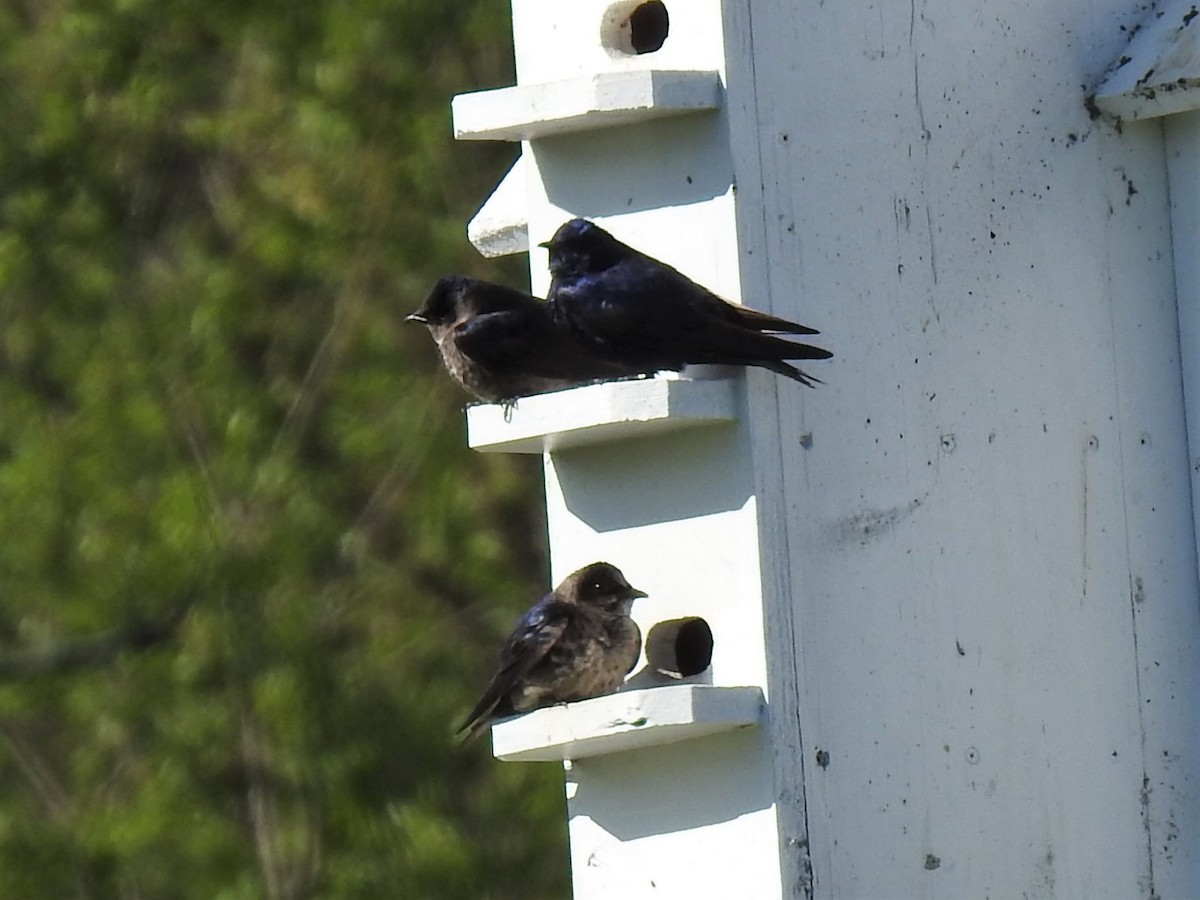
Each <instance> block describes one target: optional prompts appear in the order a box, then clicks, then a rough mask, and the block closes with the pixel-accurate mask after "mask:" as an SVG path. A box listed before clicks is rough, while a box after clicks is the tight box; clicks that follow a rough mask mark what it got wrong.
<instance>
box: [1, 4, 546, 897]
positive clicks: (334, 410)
mask: <svg viewBox="0 0 1200 900" xmlns="http://www.w3.org/2000/svg"><path fill="white" fill-rule="evenodd" d="M511 80H512V61H511V30H510V26H509V19H508V8H507V5H506V4H505V3H504V2H503V0H456V2H454V3H446V2H443V0H336V2H335V0H329V2H326V3H317V2H313V0H288V2H286V3H280V2H274V0H256V2H240V3H230V2H227V0H169V2H167V0H7V2H4V3H3V4H0V98H2V100H0V109H2V113H0V900H7V898H13V900H17V898H20V900H28V898H109V897H114V898H131V900H132V898H137V900H155V898H204V900H212V898H219V900H242V898H260V897H263V898H270V900H279V898H308V897H330V898H341V897H345V898H365V897H381V898H382V897H389V898H390V897H401V898H424V897H429V898H439V900H440V898H459V897H461V898H489V897H493V898H507V897H513V898H517V897H520V898H539V897H547V898H549V897H561V896H565V895H566V894H567V892H568V887H567V877H566V850H565V835H564V825H563V810H562V783H561V778H562V776H561V772H560V770H558V769H557V768H556V767H554V766H545V767H541V766H508V765H502V764H499V763H496V762H494V761H492V760H491V759H490V757H489V756H488V754H487V748H486V746H485V744H486V742H480V743H479V744H477V745H475V746H472V747H468V748H466V749H458V748H455V747H454V745H453V742H452V740H451V738H450V731H451V728H452V726H453V724H455V722H456V720H457V719H458V718H459V717H460V716H461V715H462V713H463V712H465V710H466V709H467V708H469V706H470V704H471V701H472V700H473V699H474V695H475V694H476V693H477V692H478V691H479V690H480V689H481V687H482V685H483V683H484V681H485V679H486V676H487V675H488V673H489V669H490V667H491V664H492V661H493V659H494V654H495V651H496V648H497V647H498V644H499V641H500V640H501V638H502V637H503V635H504V633H505V632H506V631H507V630H508V628H509V627H510V625H511V622H512V619H513V616H514V614H515V613H516V612H517V611H518V610H519V609H520V608H523V607H524V606H526V605H528V603H529V602H530V601H531V600H532V599H533V597H535V596H536V595H537V594H538V593H539V592H540V591H541V590H543V589H544V587H545V569H546V566H545V563H544V525H543V523H542V519H541V495H540V489H539V485H538V480H537V478H538V475H537V470H536V465H534V466H533V467H532V468H531V467H530V465H529V464H528V463H527V462H522V461H520V460H514V459H511V458H505V457H491V456H483V455H479V454H472V453H470V452H469V451H468V450H467V449H466V448H465V443H464V438H465V435H464V428H463V421H462V416H461V414H460V412H459V409H460V407H461V406H462V404H463V402H464V400H465V397H464V395H463V394H462V393H461V392H460V391H459V390H458V389H457V387H455V386H454V385H453V384H452V383H451V382H450V381H449V379H448V378H446V377H445V376H444V375H443V374H442V373H441V372H440V371H439V370H438V368H437V365H436V360H435V352H434V349H433V345H432V342H431V341H430V340H429V337H428V335H427V334H426V332H425V331H424V329H421V328H419V327H415V326H411V325H404V324H402V321H401V320H402V317H403V315H404V314H406V313H407V312H410V311H411V310H412V309H413V308H415V307H416V306H417V304H418V303H419V302H420V301H421V299H422V298H423V297H424V295H425V293H426V292H427V291H428V289H429V287H430V286H431V284H432V282H433V281H434V280H435V279H436V278H437V277H438V276H439V275H441V274H443V273H446V272H451V271H462V272H468V273H473V274H477V275H483V276H484V277H489V278H491V279H493V280H499V281H508V282H509V283H515V284H520V283H521V282H520V279H521V278H522V275H521V273H520V270H519V269H520V265H521V263H522V260H516V261H510V262H508V263H504V264H497V263H487V262H485V261H483V260H481V259H480V258H479V257H478V256H477V255H476V254H475V252H474V250H473V249H472V248H470V246H469V245H468V244H467V242H466V239H465V223H466V221H467V219H468V218H469V217H470V215H471V213H472V212H473V211H474V209H475V208H476V207H477V206H478V204H479V203H480V202H481V201H482V199H483V198H484V197H486V195H487V193H488V191H489V190H490V189H491V187H492V186H493V185H494V183H495V182H496V181H497V180H498V178H499V177H500V175H502V174H503V172H504V169H505V167H506V165H507V163H508V162H509V161H510V160H511V159H512V157H513V155H514V154H513V150H512V148H511V147H505V146H496V145H482V146H481V145H456V144H454V142H453V141H452V140H451V138H450V121H449V102H450V98H451V96H452V95H453V94H454V93H456V92H460V91H463V90H472V89H477V88H480V87H487V86H499V85H504V84H508V83H510V82H511Z"/></svg>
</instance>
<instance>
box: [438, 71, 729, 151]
mask: <svg viewBox="0 0 1200 900" xmlns="http://www.w3.org/2000/svg"><path fill="white" fill-rule="evenodd" d="M720 105H721V78H720V75H719V74H718V73H717V72H697V71H683V72H676V71H665V70H661V69H643V70H637V71H629V72H603V73H598V74H595V75H587V76H584V77H581V78H569V79H566V80H563V81H552V82H549V83H546V84H523V85H517V86H516V87H507V88H500V89H499V90H492V91H476V92H475V93H471V94H459V95H458V96H457V97H455V98H454V101H453V103H452V104H451V106H452V109H453V112H454V137H455V138H457V139H458V140H460V141H525V140H530V139H532V138H540V137H546V136H548V135H552V134H567V133H569V132H573V131H585V130H588V129H592V128H606V127H610V126H614V125H628V124H631V123H634V122H646V121H650V120H651V119H660V118H663V117H666V116H677V115H683V114H684V113H694V112H701V111H704V110H712V109H718V108H719V107H720Z"/></svg>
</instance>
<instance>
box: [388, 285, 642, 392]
mask: <svg viewBox="0 0 1200 900" xmlns="http://www.w3.org/2000/svg"><path fill="white" fill-rule="evenodd" d="M405 321H408V322H419V323H421V324H422V325H425V326H426V327H427V328H428V329H429V332H430V334H432V335H433V339H434V341H436V342H437V346H438V350H439V351H440V352H441V354H442V362H443V363H445V365H446V371H448V372H449V373H450V375H451V376H453V378H454V379H455V381H457V382H458V383H459V384H461V385H462V386H463V387H464V388H466V390H467V391H469V392H470V393H471V394H473V395H474V396H475V397H477V398H478V399H480V400H483V401H485V402H487V403H511V402H512V401H514V400H515V399H516V398H518V397H525V396H528V395H529V394H539V393H542V392H543V391H553V390H559V389H561V388H567V387H573V386H575V385H579V384H586V383H588V382H591V381H596V380H598V379H601V378H620V377H622V376H625V375H631V374H637V373H634V372H630V371H629V370H628V369H626V368H625V367H623V366H622V365H620V364H619V363H618V362H615V361H613V362H609V361H607V360H605V359H603V358H600V357H598V356H596V355H595V354H594V353H593V352H592V351H591V350H589V349H588V348H586V347H584V346H582V345H580V344H579V342H578V341H576V340H575V338H574V336H573V335H572V333H571V332H570V330H569V329H567V328H566V327H564V326H563V325H562V324H560V323H559V322H557V321H556V318H555V316H554V315H553V313H552V311H551V308H550V307H549V306H548V305H547V304H546V303H545V302H544V301H542V300H539V299H537V298H536V297H533V296H531V295H529V294H526V293H525V292H523V291H517V290H513V289H512V288H508V287H504V286H503V285H499V284H492V283H491V282H489V281H480V280H479V279H477V278H468V277H466V276H464V275H450V276H447V277H445V278H443V279H441V280H440V281H438V283H437V284H436V285H435V286H434V288H433V291H432V292H431V293H430V294H429V296H428V297H427V298H426V299H425V302H424V303H422V304H421V307H420V309H418V310H417V311H416V312H414V313H413V314H412V315H410V316H407V317H406V319H405Z"/></svg>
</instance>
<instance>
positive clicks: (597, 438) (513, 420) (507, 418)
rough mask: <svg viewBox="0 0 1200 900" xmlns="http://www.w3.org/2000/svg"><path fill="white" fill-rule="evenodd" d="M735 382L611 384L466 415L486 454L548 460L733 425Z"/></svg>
mask: <svg viewBox="0 0 1200 900" xmlns="http://www.w3.org/2000/svg"><path fill="white" fill-rule="evenodd" d="M738 405H739V401H738V384H737V381H736V380H735V379H729V378H726V379H723V380H700V379H697V380H693V379H690V378H687V379H684V378H668V377H663V376H660V377H655V378H646V379H638V380H633V381H609V382H604V383H601V384H589V385H586V386H584V387H578V388H571V389H570V390H566V391H553V392H551V393H547V394H536V395H534V396H532V397H523V398H521V399H520V400H519V401H517V403H516V404H515V405H514V406H513V407H512V408H511V409H508V410H506V409H505V408H504V406H502V405H501V404H481V405H478V406H470V407H468V408H467V442H468V443H469V444H470V446H471V447H472V448H473V449H475V450H480V451H484V452H488V453H542V452H545V451H550V450H566V449H568V448H571V447H585V446H588V445H589V444H604V443H609V444H611V443H617V442H620V441H625V440H633V439H636V438H640V437H649V436H651V435H659V434H665V433H667V432H671V431H679V430H680V429H684V428H695V427H697V426H699V425H713V424H719V423H723V422H732V421H733V420H734V419H736V418H737V414H738Z"/></svg>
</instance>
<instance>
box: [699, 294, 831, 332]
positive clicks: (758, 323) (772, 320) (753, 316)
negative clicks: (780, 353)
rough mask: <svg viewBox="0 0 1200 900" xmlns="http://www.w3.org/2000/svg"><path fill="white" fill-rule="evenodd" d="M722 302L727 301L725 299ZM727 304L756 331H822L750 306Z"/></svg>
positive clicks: (740, 320)
mask: <svg viewBox="0 0 1200 900" xmlns="http://www.w3.org/2000/svg"><path fill="white" fill-rule="evenodd" d="M721 302H722V303H725V301H724V300H722V301H721ZM725 305H726V306H728V307H730V308H731V309H732V310H733V311H734V315H735V316H736V317H737V319H738V320H739V322H740V324H741V325H742V326H743V327H744V328H753V329H754V330H755V331H783V332H786V333H787V334H820V333H821V332H819V331H817V329H815V328H809V327H808V326H807V325H799V324H797V323H795V322H791V321H788V320H787V319H781V318H779V317H778V316H772V315H771V314H769V313H765V312H761V311H759V310H757V309H751V308H750V307H748V306H737V305H735V304H733V303H726V304H725Z"/></svg>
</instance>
